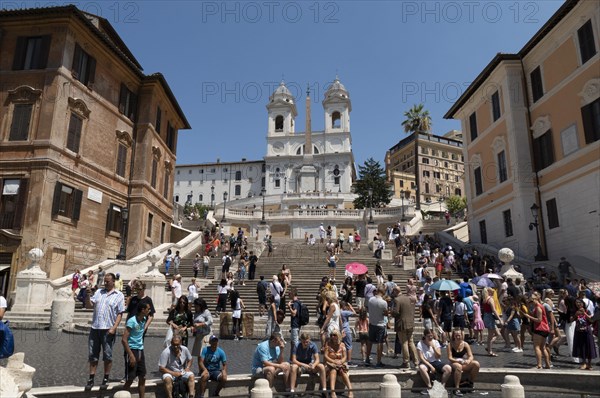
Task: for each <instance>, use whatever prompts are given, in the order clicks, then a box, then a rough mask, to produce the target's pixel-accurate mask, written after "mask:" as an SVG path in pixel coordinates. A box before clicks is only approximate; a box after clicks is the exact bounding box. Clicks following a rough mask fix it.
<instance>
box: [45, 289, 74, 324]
mask: <svg viewBox="0 0 600 398" xmlns="http://www.w3.org/2000/svg"><path fill="white" fill-rule="evenodd" d="M74 315H75V300H74V299H73V294H72V291H71V289H70V288H68V287H63V288H62V289H58V291H57V292H56V295H55V298H54V301H52V309H51V312H50V330H62V329H64V328H65V327H67V326H68V325H70V324H71V322H72V321H73V316H74Z"/></svg>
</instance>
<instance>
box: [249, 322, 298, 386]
mask: <svg viewBox="0 0 600 398" xmlns="http://www.w3.org/2000/svg"><path fill="white" fill-rule="evenodd" d="M284 347H285V342H284V341H283V338H282V337H281V334H280V333H273V334H271V336H270V337H269V340H266V341H263V342H262V343H260V344H258V346H257V347H256V351H254V356H253V357H252V375H263V376H264V377H265V378H266V379H267V380H268V381H269V387H273V378H274V377H275V375H276V374H278V373H279V372H282V373H283V379H284V383H285V385H286V386H287V385H289V384H288V381H289V377H290V364H289V362H284V361H283V349H284Z"/></svg>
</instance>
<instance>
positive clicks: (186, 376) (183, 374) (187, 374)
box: [162, 372, 194, 380]
mask: <svg viewBox="0 0 600 398" xmlns="http://www.w3.org/2000/svg"><path fill="white" fill-rule="evenodd" d="M190 376H191V377H194V373H192V372H181V378H182V379H183V380H187V379H189V378H190ZM162 379H163V380H167V379H171V380H173V379H174V377H173V376H172V375H170V374H168V373H165V374H163V375H162Z"/></svg>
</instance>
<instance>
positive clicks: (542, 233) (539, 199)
mask: <svg viewBox="0 0 600 398" xmlns="http://www.w3.org/2000/svg"><path fill="white" fill-rule="evenodd" d="M519 61H520V63H521V75H522V76H523V86H524V96H525V107H526V108H527V130H528V131H527V137H528V138H529V148H530V155H531V160H532V164H533V172H534V174H535V180H534V181H535V203H536V204H537V205H538V207H539V212H540V217H539V220H538V223H539V224H540V226H539V227H538V230H539V233H540V240H541V243H542V254H543V255H544V257H545V258H546V260H547V259H548V250H547V248H548V246H547V245H546V229H545V226H544V209H543V207H542V193H541V191H540V177H539V175H538V172H537V166H536V164H535V156H534V154H533V137H532V133H531V111H530V109H529V92H528V90H527V77H526V76H525V66H524V65H523V57H521V56H519Z"/></svg>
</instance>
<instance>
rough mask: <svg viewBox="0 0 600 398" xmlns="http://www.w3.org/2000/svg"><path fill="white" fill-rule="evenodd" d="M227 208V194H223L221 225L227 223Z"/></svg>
mask: <svg viewBox="0 0 600 398" xmlns="http://www.w3.org/2000/svg"><path fill="white" fill-rule="evenodd" d="M225 207H227V192H223V218H221V223H224V222H225V221H227V220H225Z"/></svg>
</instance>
